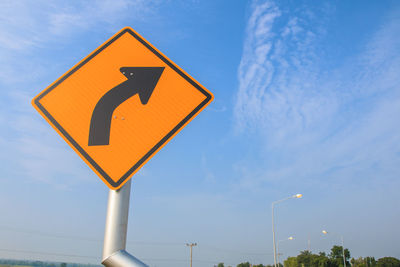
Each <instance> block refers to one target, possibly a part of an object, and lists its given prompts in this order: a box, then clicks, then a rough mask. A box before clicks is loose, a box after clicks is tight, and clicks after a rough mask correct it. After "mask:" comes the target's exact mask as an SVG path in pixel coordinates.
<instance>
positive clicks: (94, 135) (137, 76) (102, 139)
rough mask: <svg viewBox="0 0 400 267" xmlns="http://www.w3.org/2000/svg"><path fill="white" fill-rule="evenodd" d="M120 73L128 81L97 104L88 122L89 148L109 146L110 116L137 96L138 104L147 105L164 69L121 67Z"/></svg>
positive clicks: (104, 96)
mask: <svg viewBox="0 0 400 267" xmlns="http://www.w3.org/2000/svg"><path fill="white" fill-rule="evenodd" d="M120 71H121V72H122V74H123V75H125V77H126V78H128V80H127V81H125V82H123V83H120V84H119V85H117V86H115V87H114V88H113V89H111V90H110V91H108V92H107V93H106V94H105V95H103V96H102V98H100V100H99V102H97V104H96V107H95V108H94V110H93V113H92V119H91V120H90V130H89V146H102V145H103V146H104V145H108V144H109V142H110V127H111V118H112V114H113V112H114V110H115V109H116V108H117V107H118V106H119V105H120V104H122V103H123V102H124V101H126V100H127V99H128V98H130V97H132V96H134V95H136V94H138V95H139V98H140V102H142V104H143V105H146V104H147V102H148V101H149V99H150V96H151V94H152V93H153V90H154V88H155V87H156V84H157V82H158V80H159V79H160V77H161V74H162V73H163V71H164V67H122V68H120Z"/></svg>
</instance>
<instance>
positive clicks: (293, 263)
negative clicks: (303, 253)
mask: <svg viewBox="0 0 400 267" xmlns="http://www.w3.org/2000/svg"><path fill="white" fill-rule="evenodd" d="M283 266H285V267H297V266H299V263H298V261H297V257H289V258H287V259H286V260H285V261H284V262H283Z"/></svg>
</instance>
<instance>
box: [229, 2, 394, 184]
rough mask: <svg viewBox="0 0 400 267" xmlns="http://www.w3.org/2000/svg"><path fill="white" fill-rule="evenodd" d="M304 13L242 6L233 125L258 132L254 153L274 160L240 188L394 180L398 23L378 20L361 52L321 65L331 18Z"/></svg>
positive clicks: (322, 9) (330, 50)
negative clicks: (245, 15) (245, 16)
mask: <svg viewBox="0 0 400 267" xmlns="http://www.w3.org/2000/svg"><path fill="white" fill-rule="evenodd" d="M314 12H315V9H312V10H311V9H309V8H307V7H306V6H305V7H304V9H301V11H298V10H289V9H288V8H283V7H281V6H279V4H278V3H275V2H273V1H253V2H252V4H251V12H250V16H249V20H248V25H247V29H246V40H245V43H244V50H243V55H242V60H241V63H240V66H239V70H238V79H239V89H238V92H237V96H236V104H235V110H234V115H235V126H236V130H237V131H238V132H239V133H242V134H243V133H244V132H246V131H252V132H258V133H260V134H261V136H262V138H261V139H260V140H258V142H260V143H262V144H263V146H262V147H263V148H261V150H262V151H263V153H264V154H265V155H272V154H273V155H274V159H273V160H272V159H271V157H266V158H268V159H269V160H268V159H267V160H266V162H265V164H263V166H266V167H263V168H260V169H258V170H252V171H251V175H248V176H247V178H243V179H242V181H241V183H242V185H243V186H249V185H250V186H254V187H255V188H256V187H257V186H258V185H259V184H260V183H262V182H265V181H269V182H272V181H276V180H280V182H282V180H283V181H285V180H286V181H288V182H289V181H290V182H293V181H294V180H296V179H299V181H300V180H301V181H309V180H310V179H311V180H312V182H313V183H315V182H317V181H319V182H321V183H323V181H322V180H323V179H330V181H331V182H332V181H333V180H334V179H335V180H336V181H338V179H337V178H338V177H341V178H340V179H347V180H349V179H350V180H353V181H354V182H356V181H358V179H361V178H360V177H361V176H362V177H363V179H367V180H368V179H369V181H371V182H373V181H375V180H374V179H375V177H376V176H382V175H385V179H384V181H382V180H380V182H381V184H384V183H391V182H393V181H394V177H398V175H399V171H398V168H397V169H396V167H395V166H398V165H399V164H400V155H399V151H400V145H399V144H400V134H399V133H400V126H399V124H398V123H397V119H396V118H399V117H400V108H399V107H400V106H399V103H400V77H399V75H398V73H399V72H400V56H399V55H400V53H399V52H400V51H399V47H400V45H399V42H400V38H399V36H400V31H399V27H398V26H397V25H398V24H399V23H400V21H399V19H398V18H399V17H398V15H397V16H394V15H392V16H388V17H387V19H386V23H385V24H384V25H382V26H381V27H380V28H379V29H378V30H377V31H376V32H374V33H371V34H370V37H369V41H368V42H367V43H366V45H364V46H363V48H362V49H361V51H358V53H352V54H351V55H349V56H347V57H343V59H342V60H339V59H337V60H336V61H335V62H334V63H332V62H328V63H326V62H324V60H329V57H327V54H328V53H331V54H334V53H335V47H334V46H329V45H328V46H327V45H326V40H329V38H332V37H331V36H329V33H328V32H327V30H326V28H327V26H328V24H329V21H327V20H326V19H324V17H327V16H326V14H329V12H331V10H330V8H329V6H321V7H320V8H319V10H318V14H314ZM395 12H397V13H396V14H398V11H395ZM294 177H297V178H294ZM321 179H322V180H321ZM340 179H339V180H340Z"/></svg>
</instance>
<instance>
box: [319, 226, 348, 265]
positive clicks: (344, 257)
mask: <svg viewBox="0 0 400 267" xmlns="http://www.w3.org/2000/svg"><path fill="white" fill-rule="evenodd" d="M322 233H323V234H324V235H327V234H328V233H332V234H336V235H338V236H340V239H341V240H342V254H343V266H344V267H346V256H345V255H344V241H343V235H341V234H338V233H334V232H328V231H325V230H322Z"/></svg>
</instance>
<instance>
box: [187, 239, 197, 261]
mask: <svg viewBox="0 0 400 267" xmlns="http://www.w3.org/2000/svg"><path fill="white" fill-rule="evenodd" d="M186 246H188V247H190V267H192V249H193V247H195V246H197V243H190V244H189V243H186Z"/></svg>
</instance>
